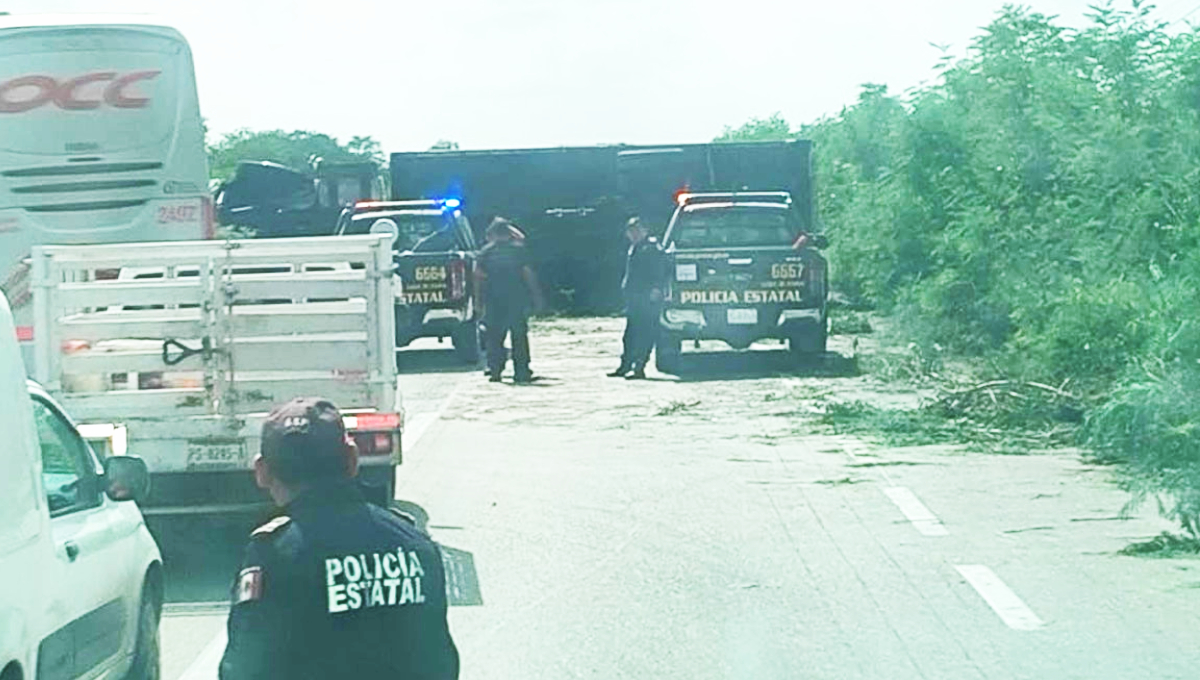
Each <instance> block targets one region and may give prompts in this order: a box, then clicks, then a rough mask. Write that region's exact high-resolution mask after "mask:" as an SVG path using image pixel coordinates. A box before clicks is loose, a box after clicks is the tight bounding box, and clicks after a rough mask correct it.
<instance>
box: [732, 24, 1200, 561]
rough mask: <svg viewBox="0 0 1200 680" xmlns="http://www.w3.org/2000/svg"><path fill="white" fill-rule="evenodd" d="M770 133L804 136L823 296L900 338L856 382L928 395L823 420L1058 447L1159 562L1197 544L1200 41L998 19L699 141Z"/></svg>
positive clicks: (1173, 30)
mask: <svg viewBox="0 0 1200 680" xmlns="http://www.w3.org/2000/svg"><path fill="white" fill-rule="evenodd" d="M787 136H801V137H806V138H810V139H812V140H814V142H815V143H816V148H817V153H816V163H817V186H818V188H819V197H818V200H819V209H820V214H821V217H822V220H823V222H824V223H825V225H826V231H827V233H828V234H829V237H830V243H831V246H830V249H829V255H830V260H831V262H832V263H833V266H834V272H835V280H834V287H835V288H836V289H837V290H839V291H840V293H841V294H842V295H844V296H846V297H847V298H848V299H849V300H850V301H851V302H852V303H854V304H856V305H863V306H873V307H875V308H876V309H878V310H879V313H880V314H882V315H883V316H884V317H885V318H886V319H887V321H888V323H889V325H890V326H892V327H893V328H894V330H895V332H896V334H898V335H902V336H904V338H905V339H906V341H907V342H911V344H910V345H908V348H907V349H906V350H904V351H902V352H899V353H892V354H887V353H884V354H882V355H880V358H878V359H874V360H872V361H873V362H874V365H873V366H872V365H864V368H865V369H866V370H868V371H874V372H878V373H879V374H881V375H885V376H887V377H890V378H893V379H905V380H912V381H925V382H928V383H932V384H933V385H934V386H935V387H936V391H937V393H938V394H939V395H940V396H938V397H937V398H936V399H934V400H933V401H931V402H930V403H929V404H928V405H927V406H925V407H923V408H921V409H919V410H917V411H913V412H889V411H886V410H880V409H877V408H873V407H871V406H868V405H865V404H831V405H830V406H829V408H828V410H827V411H826V413H825V415H824V421H825V423H826V425H827V426H828V427H831V428H834V429H838V430H840V431H851V430H858V431H872V432H874V433H876V434H878V435H880V436H882V437H883V438H884V439H886V440H887V441H890V442H894V443H897V444H899V443H929V442H931V441H965V442H967V443H968V444H970V445H977V446H980V447H982V448H986V449H989V450H999V451H1007V452H1026V451H1030V450H1036V449H1038V448H1046V447H1049V446H1061V445H1065V444H1070V445H1077V446H1080V447H1083V448H1084V449H1085V450H1086V451H1087V452H1088V453H1087V454H1086V455H1088V456H1090V457H1091V458H1092V459H1094V460H1095V461H1097V462H1102V463H1109V464H1113V465H1116V466H1118V467H1117V469H1118V470H1119V471H1120V477H1121V479H1122V483H1123V484H1124V486H1125V488H1127V489H1128V490H1129V491H1130V493H1131V498H1132V501H1131V502H1132V503H1134V504H1137V503H1141V502H1144V501H1147V500H1153V501H1155V502H1157V503H1158V504H1159V505H1160V507H1161V508H1162V510H1163V513H1164V515H1165V516H1167V517H1169V518H1171V519H1173V520H1174V521H1177V522H1178V523H1179V526H1180V528H1181V529H1182V530H1183V532H1184V535H1183V536H1182V537H1177V538H1178V541H1182V543H1181V542H1178V541H1175V540H1174V539H1171V540H1167V539H1162V540H1160V541H1158V543H1159V544H1160V545H1162V546H1166V547H1165V548H1164V549H1169V550H1172V551H1178V550H1179V549H1180V546H1193V547H1194V546H1196V545H1200V34H1198V33H1197V32H1196V31H1195V30H1192V29H1190V28H1187V27H1184V28H1183V30H1180V27H1179V26H1175V27H1168V26H1164V25H1161V24H1158V23H1155V22H1154V21H1152V20H1151V19H1149V8H1148V7H1147V6H1146V5H1144V4H1140V3H1136V2H1135V3H1134V4H1133V5H1132V6H1129V5H1125V4H1124V3H1122V4H1121V5H1120V6H1117V5H1113V4H1107V5H1103V6H1100V7H1097V8H1093V10H1092V13H1091V15H1090V17H1089V23H1088V24H1087V26H1085V27H1084V28H1082V29H1078V30H1076V29H1069V28H1066V27H1064V26H1062V25H1061V24H1060V23H1058V22H1057V21H1056V20H1055V19H1053V18H1051V17H1047V16H1043V15H1041V14H1037V13H1035V12H1033V11H1031V10H1029V9H1025V8H1017V7H1009V8H1006V9H1005V10H1004V11H1003V12H1002V13H1000V14H999V15H998V16H997V18H996V19H995V21H994V22H993V23H992V24H991V25H990V26H988V27H986V28H985V29H984V30H983V31H982V33H981V34H980V35H979V36H978V37H977V38H976V39H975V40H974V42H973V43H972V46H971V49H970V51H969V53H968V55H967V56H966V57H965V58H963V59H952V58H950V57H947V58H945V59H943V60H942V61H941V63H940V64H939V65H938V67H937V72H936V74H935V78H934V80H933V82H932V83H931V84H929V85H927V86H924V87H921V88H918V89H916V90H913V91H910V92H908V93H906V94H904V95H895V94H892V93H889V92H888V91H887V90H886V89H885V88H883V87H879V86H871V85H868V86H865V87H864V88H863V89H862V92H861V95H860V97H859V100H858V101H857V103H855V104H854V105H852V106H849V107H847V108H845V109H844V110H843V111H841V113H839V114H838V115H836V116H833V117H830V118H828V119H825V120H821V121H818V122H817V123H815V124H812V125H808V126H803V127H801V128H799V129H792V128H791V127H790V126H789V125H787V123H786V122H785V121H783V120H782V119H781V118H780V117H779V116H773V117H771V118H768V119H765V120H755V121H751V122H750V123H748V124H747V125H745V126H743V127H741V128H735V129H727V130H726V131H725V134H723V135H722V136H721V137H720V138H719V139H729V140H734V139H747V140H748V139H778V138H782V137H787ZM839 323H842V324H847V325H848V326H852V325H853V322H852V321H851V320H850V318H849V317H847V319H846V320H843V321H838V320H837V319H836V317H835V321H834V324H835V329H836V327H837V324H839ZM864 361H865V360H864ZM947 366H954V367H955V370H953V371H951V370H948V369H947V368H946V367H947ZM1143 547H1144V548H1145V549H1146V550H1149V549H1150V548H1153V546H1143ZM1139 550H1140V549H1135V548H1133V547H1131V552H1134V553H1139ZM1144 551H1145V550H1141V552H1144ZM1151 552H1153V551H1152V550H1151Z"/></svg>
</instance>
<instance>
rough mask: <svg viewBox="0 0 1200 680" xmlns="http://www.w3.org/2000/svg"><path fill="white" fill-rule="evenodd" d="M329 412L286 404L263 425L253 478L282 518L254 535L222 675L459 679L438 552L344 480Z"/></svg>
mask: <svg viewBox="0 0 1200 680" xmlns="http://www.w3.org/2000/svg"><path fill="white" fill-rule="evenodd" d="M357 472H358V453H357V449H356V448H355V446H354V443H353V440H351V439H350V438H349V437H348V436H347V434H346V430H345V428H344V426H343V425H342V416H341V414H340V413H339V412H338V410H337V408H336V407H335V406H334V405H333V404H332V403H330V402H328V401H326V400H324V399H317V398H302V399H295V400H293V401H291V402H288V403H286V404H283V405H282V406H279V407H277V408H275V410H273V411H272V412H271V413H270V415H269V416H267V419H266V422H264V423H263V430H262V450H261V453H260V454H259V455H258V456H257V457H256V458H255V460H254V476H255V481H256V482H257V483H258V486H259V487H261V488H263V489H265V490H266V491H267V492H268V493H269V494H270V495H271V498H272V499H273V500H274V501H275V503H276V504H278V505H279V506H281V507H282V508H283V509H284V512H285V513H286V514H284V515H282V516H280V517H278V518H276V519H274V520H272V521H270V522H268V523H267V524H265V525H263V526H261V527H259V528H258V529H256V530H255V531H254V533H253V534H252V536H251V540H250V545H249V547H248V548H247V549H246V556H245V560H244V562H243V565H242V569H241V572H240V573H239V574H238V577H237V580H236V582H235V584H234V588H233V593H232V600H233V606H232V609H231V611H230V614H229V643H228V645H227V646H226V648H225V655H224V657H223V658H222V660H221V667H220V677H221V680H241V679H243V678H287V679H288V680H295V679H299V678H314V679H315V678H342V677H354V678H421V679H422V680H425V679H428V680H442V679H447V680H454V679H455V678H457V677H458V668H459V662H458V650H457V649H456V648H455V646H454V641H453V640H452V639H451V637H450V630H449V628H448V626H447V623H446V607H447V602H446V577H445V571H444V569H443V566H442V559H441V553H440V551H439V550H438V547H437V546H436V545H435V544H434V543H433V541H432V540H430V538H429V537H428V536H426V535H425V534H424V533H422V532H421V531H420V530H418V529H417V527H416V526H414V525H413V524H412V522H411V520H409V519H407V518H405V517H404V516H402V515H400V514H398V513H396V512H393V511H391V510H388V509H385V508H382V507H379V506H378V505H374V504H372V503H369V502H367V500H366V499H365V498H364V497H363V496H362V494H361V492H360V491H359V489H358V487H357V486H356V485H355V481H354V477H355V476H356V475H357Z"/></svg>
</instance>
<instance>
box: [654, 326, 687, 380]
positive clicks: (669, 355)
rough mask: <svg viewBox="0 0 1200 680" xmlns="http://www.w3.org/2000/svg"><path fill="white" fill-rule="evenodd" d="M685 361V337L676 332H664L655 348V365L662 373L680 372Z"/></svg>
mask: <svg viewBox="0 0 1200 680" xmlns="http://www.w3.org/2000/svg"><path fill="white" fill-rule="evenodd" d="M682 361H683V338H681V337H680V336H679V335H677V334H675V333H663V334H662V335H661V336H660V337H659V338H658V344H657V345H656V346H655V349H654V367H655V368H657V369H658V371H659V372H660V373H670V374H672V375H678V374H679V367H680V363H682Z"/></svg>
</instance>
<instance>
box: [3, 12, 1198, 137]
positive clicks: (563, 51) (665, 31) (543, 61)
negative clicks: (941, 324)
mask: <svg viewBox="0 0 1200 680" xmlns="http://www.w3.org/2000/svg"><path fill="white" fill-rule="evenodd" d="M1096 1H1102V0H1028V1H1027V2H1025V3H1023V4H1025V5H1027V6H1030V7H1031V8H1032V9H1034V10H1035V11H1038V12H1042V13H1044V14H1048V15H1057V16H1059V17H1060V21H1061V22H1062V23H1063V24H1065V25H1069V26H1076V25H1081V24H1082V23H1083V21H1084V20H1083V16H1084V14H1085V13H1086V12H1087V8H1088V5H1089V4H1094V2H1096ZM1004 4H1005V3H1004V2H1003V0H902V1H898V0H821V1H817V0H739V1H738V2H716V1H715V0H692V1H691V2H681V1H679V0H593V1H591V2H580V1H579V0H402V1H400V2H396V1H392V0H373V1H372V0H336V1H330V0H325V1H322V2H314V1H311V0H204V1H203V2H191V1H190V0H169V1H168V0H157V1H156V0H103V1H101V0H0V11H9V12H12V13H14V14H16V13H46V12H68V13H78V12H97V11H102V12H106V13H111V12H136V13H153V14H155V15H157V16H159V17H161V18H163V19H164V20H166V21H167V23H169V24H170V25H172V26H174V27H176V28H177V29H179V30H180V31H181V32H182V33H183V34H184V36H185V37H186V38H187V39H188V41H189V42H190V43H191V46H192V51H193V54H194V56H195V61H196V72H197V79H198V87H199V91H200V105H201V110H202V112H203V115H204V116H205V118H206V119H207V121H208V125H209V129H210V131H212V132H213V133H215V134H220V133H224V132H228V131H231V130H235V129H239V128H249V129H254V130H263V129H285V130H292V129H300V130H311V131H315V132H324V133H327V134H331V135H333V136H335V137H338V138H339V139H342V140H343V141H344V140H348V139H349V138H350V137H351V136H353V135H369V136H372V137H374V138H375V139H377V140H379V141H380V142H381V143H382V145H383V148H384V150H385V151H387V152H392V151H418V150H424V149H427V148H429V146H431V145H432V144H434V143H435V142H436V141H438V140H442V139H446V140H452V141H455V142H458V144H459V145H460V147H461V148H464V149H487V148H520V147H541V146H563V145H591V144H617V143H627V144H637V143H684V142H704V141H708V140H711V139H712V138H713V137H714V136H716V135H718V134H720V133H721V131H722V130H723V129H724V127H725V126H727V125H732V126H737V125H740V124H741V123H743V122H745V121H747V120H749V119H750V118H753V117H767V116H770V115H771V114H773V113H776V112H778V113H780V114H781V115H783V117H784V118H786V119H787V120H788V121H790V122H791V123H792V124H793V125H799V124H801V123H807V122H812V121H815V120H817V119H819V118H821V117H822V116H825V115H832V114H836V113H837V112H838V111H839V110H841V108H842V107H843V106H845V105H848V104H850V103H853V101H854V100H855V99H856V98H857V95H858V91H859V88H860V85H862V84H864V83H883V84H886V85H887V86H888V87H889V89H890V90H891V91H892V92H895V93H901V92H904V91H905V90H907V89H909V88H912V87H914V86H917V85H919V84H921V83H922V82H924V81H927V80H929V79H930V78H931V77H932V75H933V70H932V67H933V65H934V64H935V63H936V62H937V60H938V58H939V57H940V56H941V55H942V52H941V48H945V49H948V50H949V51H950V52H951V53H952V54H955V55H961V54H963V53H965V50H966V48H967V46H968V45H969V44H970V42H971V40H972V38H974V37H975V36H977V35H979V33H980V29H981V27H982V26H985V25H986V24H987V23H988V22H989V21H990V20H991V19H992V18H993V17H994V16H995V14H996V12H998V11H999V9H1000V8H1001V7H1002V6H1003V5H1004ZM1117 6H1118V7H1125V6H1127V0H1117ZM1155 14H1156V16H1157V17H1158V18H1161V19H1163V20H1166V21H1172V22H1174V21H1178V20H1180V19H1183V18H1185V17H1186V18H1187V19H1188V20H1190V21H1200V0H1161V2H1159V3H1158V9H1156V10H1155ZM1178 25H1181V26H1182V25H1184V24H1182V23H1180V24H1178ZM934 45H939V46H941V48H939V47H934Z"/></svg>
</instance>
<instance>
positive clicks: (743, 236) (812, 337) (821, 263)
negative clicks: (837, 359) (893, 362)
mask: <svg viewBox="0 0 1200 680" xmlns="http://www.w3.org/2000/svg"><path fill="white" fill-rule="evenodd" d="M803 224H804V222H803V220H802V219H801V216H800V215H798V214H797V211H796V210H795V208H794V206H793V204H792V199H791V195H790V194H788V193H787V192H735V193H707V194H687V193H684V194H680V195H679V196H678V198H677V207H676V209H675V213H674V215H673V216H672V217H671V221H670V223H669V224H668V226H667V231H666V234H665V236H664V238H663V246H664V248H665V249H666V252H667V254H668V256H669V258H670V261H671V262H670V276H671V281H670V282H669V287H668V290H669V292H668V294H667V296H666V300H665V304H664V308H663V315H662V318H661V324H662V328H661V335H660V340H659V344H658V348H657V352H656V357H657V365H658V368H659V370H661V371H663V372H666V373H676V372H678V368H679V367H678V364H679V359H680V353H681V350H682V343H683V341H684V340H689V339H690V340H722V341H724V342H726V343H727V344H729V346H730V347H733V348H734V349H745V348H747V347H749V346H750V345H751V344H752V343H754V342H756V341H759V340H764V339H780V340H786V341H787V343H788V346H789V349H790V350H791V352H792V353H793V355H795V356H796V357H797V358H804V357H807V356H811V355H815V354H820V353H822V352H824V351H825V341H826V337H827V335H828V315H827V310H826V303H827V300H828V296H829V285H828V279H829V275H828V266H827V263H826V261H825V258H824V257H822V256H821V254H820V253H819V252H818V249H819V248H823V247H824V246H825V237H824V236H822V235H815V234H810V233H808V232H807V231H806V230H804V228H803Z"/></svg>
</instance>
